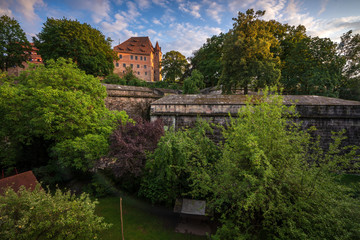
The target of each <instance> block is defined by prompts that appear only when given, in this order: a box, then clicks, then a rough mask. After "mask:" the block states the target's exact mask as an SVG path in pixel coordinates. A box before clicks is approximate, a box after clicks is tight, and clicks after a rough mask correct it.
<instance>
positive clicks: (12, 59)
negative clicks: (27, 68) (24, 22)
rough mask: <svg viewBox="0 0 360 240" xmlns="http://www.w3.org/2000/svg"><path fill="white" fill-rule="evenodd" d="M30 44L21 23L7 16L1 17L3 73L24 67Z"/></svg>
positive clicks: (0, 38)
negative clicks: (15, 67) (10, 68)
mask: <svg viewBox="0 0 360 240" xmlns="http://www.w3.org/2000/svg"><path fill="white" fill-rule="evenodd" d="M29 49H30V43H29V41H28V40H27V38H26V35H25V33H24V31H23V30H22V29H21V27H20V25H19V23H18V22H17V21H16V20H15V19H14V18H10V17H8V16H6V15H3V16H1V17H0V66H1V70H2V71H7V70H8V68H9V67H14V66H19V67H23V65H22V63H23V62H25V61H26V60H27V55H28V54H27V53H28V52H27V51H29Z"/></svg>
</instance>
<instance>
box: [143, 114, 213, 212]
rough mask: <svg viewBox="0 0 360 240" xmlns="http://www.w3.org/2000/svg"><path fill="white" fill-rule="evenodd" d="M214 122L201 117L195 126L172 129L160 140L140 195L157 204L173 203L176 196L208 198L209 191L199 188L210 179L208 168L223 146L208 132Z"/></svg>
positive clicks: (149, 164) (148, 165)
mask: <svg viewBox="0 0 360 240" xmlns="http://www.w3.org/2000/svg"><path fill="white" fill-rule="evenodd" d="M208 133H210V134H211V133H212V129H211V128H210V125H209V124H208V123H207V122H205V121H202V120H198V121H197V122H196V125H195V126H194V127H193V128H190V129H186V130H183V131H176V132H175V131H174V130H173V129H170V130H168V131H166V132H165V135H164V136H163V137H162V138H161V139H160V141H159V143H158V145H157V148H156V149H155V151H154V153H152V154H150V155H149V156H148V157H147V162H146V165H145V173H144V177H143V179H142V182H141V188H140V191H139V195H141V196H144V197H146V198H147V199H150V200H151V201H152V202H153V203H166V204H167V205H170V206H171V205H172V204H173V203H174V202H175V199H176V198H180V197H183V196H188V197H192V198H196V199H199V198H204V197H205V196H206V195H207V194H208V192H206V191H202V192H200V191H198V189H199V188H200V184H202V185H201V186H203V187H202V189H203V190H204V189H205V185H206V184H207V183H205V184H204V180H206V179H209V177H208V176H207V173H208V172H207V171H208V170H209V168H210V166H212V164H213V163H214V162H215V161H216V160H217V159H218V156H219V149H218V147H217V146H216V145H215V143H214V142H213V141H212V140H210V139H209V138H208V137H207V136H206V134H208Z"/></svg>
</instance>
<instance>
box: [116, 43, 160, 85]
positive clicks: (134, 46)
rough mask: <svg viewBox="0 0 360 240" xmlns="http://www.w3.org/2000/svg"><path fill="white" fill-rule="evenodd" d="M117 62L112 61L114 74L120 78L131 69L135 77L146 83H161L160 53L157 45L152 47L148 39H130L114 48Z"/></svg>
mask: <svg viewBox="0 0 360 240" xmlns="http://www.w3.org/2000/svg"><path fill="white" fill-rule="evenodd" d="M114 51H115V52H116V54H117V56H118V57H119V60H115V61H114V73H115V74H118V75H119V76H122V75H123V74H124V73H125V71H126V68H127V67H131V68H132V70H133V72H134V74H135V76H136V77H138V78H140V79H142V80H144V81H147V82H156V81H161V65H160V64H161V58H162V52H161V48H160V47H159V43H158V42H156V45H155V47H153V45H152V43H151V41H150V39H149V37H131V38H129V39H128V40H126V41H125V42H123V43H121V44H119V45H117V46H115V47H114Z"/></svg>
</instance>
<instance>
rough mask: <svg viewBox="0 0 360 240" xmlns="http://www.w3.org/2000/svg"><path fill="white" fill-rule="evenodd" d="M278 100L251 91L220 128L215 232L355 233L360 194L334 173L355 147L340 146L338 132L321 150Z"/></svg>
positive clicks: (359, 225)
mask: <svg viewBox="0 0 360 240" xmlns="http://www.w3.org/2000/svg"><path fill="white" fill-rule="evenodd" d="M282 102H283V99H282V97H281V96H277V95H274V96H269V95H267V94H266V93H265V95H264V97H262V98H253V99H250V100H249V101H248V104H247V106H246V107H245V108H241V109H240V111H239V115H238V118H236V119H232V120H231V123H230V124H229V126H228V129H227V130H224V132H223V134H224V138H225V143H224V148H223V150H222V156H221V157H220V158H219V160H218V161H217V162H216V163H215V169H214V175H213V176H212V177H211V181H210V182H211V185H210V186H211V187H210V188H211V190H212V192H213V193H214V195H213V196H211V197H210V198H209V199H208V200H209V201H208V203H209V206H212V208H213V209H215V210H216V211H217V212H218V213H219V214H220V215H221V218H220V219H221V221H222V226H221V227H220V228H219V229H218V231H217V233H216V235H215V236H214V239H225V240H226V239H358V237H359V236H360V207H359V200H358V199H355V198H354V197H353V196H354V193H355V192H354V191H353V190H352V189H350V188H348V187H346V186H343V185H341V184H339V181H338V177H339V175H337V174H335V173H337V172H339V171H341V168H346V167H348V163H349V162H350V161H351V160H353V159H355V158H356V150H355V149H353V148H347V150H346V149H340V148H339V146H340V144H341V135H340V138H339V136H334V143H333V144H331V145H330V147H329V150H328V151H327V152H323V151H322V149H321V148H320V147H319V141H315V142H314V143H313V142H312V140H313V139H312V138H311V137H310V134H309V133H308V132H305V131H303V130H301V128H300V125H298V124H295V123H293V122H292V121H291V120H290V119H289V117H292V116H293V115H292V114H291V113H294V112H295V108H294V106H291V107H286V106H284V105H283V104H282ZM340 153H344V154H342V155H340ZM358 187H359V186H358Z"/></svg>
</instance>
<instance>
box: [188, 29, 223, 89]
mask: <svg viewBox="0 0 360 240" xmlns="http://www.w3.org/2000/svg"><path fill="white" fill-rule="evenodd" d="M224 40H225V34H223V33H220V34H219V35H215V36H212V37H211V38H208V39H207V40H206V43H204V45H203V46H202V47H201V48H200V49H198V50H196V51H195V52H194V56H193V57H191V58H190V61H191V66H192V69H196V70H198V71H200V72H201V74H202V75H203V76H204V82H205V84H206V87H213V86H216V85H217V84H218V81H219V78H220V75H221V71H222V65H221V56H222V48H223V44H224Z"/></svg>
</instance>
